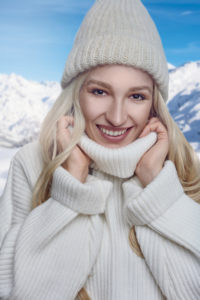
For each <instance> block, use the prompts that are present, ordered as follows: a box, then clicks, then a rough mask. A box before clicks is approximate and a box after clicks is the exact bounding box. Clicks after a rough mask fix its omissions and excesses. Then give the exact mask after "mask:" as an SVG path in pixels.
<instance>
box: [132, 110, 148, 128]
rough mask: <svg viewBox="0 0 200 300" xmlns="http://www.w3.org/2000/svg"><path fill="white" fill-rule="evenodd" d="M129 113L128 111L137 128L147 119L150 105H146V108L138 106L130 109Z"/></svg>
mask: <svg viewBox="0 0 200 300" xmlns="http://www.w3.org/2000/svg"><path fill="white" fill-rule="evenodd" d="M129 111H130V114H129V115H130V116H131V117H132V119H133V120H134V121H135V123H136V124H137V125H139V126H144V125H145V124H146V123H147V121H148V119H149V115H150V111H151V106H150V105H147V106H142V105H141V106H140V105H138V106H136V107H134V108H132V109H130V110H129Z"/></svg>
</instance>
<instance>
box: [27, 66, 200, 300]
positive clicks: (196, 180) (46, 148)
mask: <svg viewBox="0 0 200 300" xmlns="http://www.w3.org/2000/svg"><path fill="white" fill-rule="evenodd" d="M87 74H88V72H85V73H82V74H80V75H79V76H78V77H77V78H76V79H74V80H73V81H71V83H70V84H69V85H68V86H67V88H65V89H64V90H63V91H62V93H61V95H60V96H59V97H58V99H57V101H56V102H55V104H54V106H53V107H52V109H51V110H50V112H49V113H48V114H47V116H46V118H45V120H44V122H43V126H42V129H41V133H40V144H41V148H42V154H43V161H44V166H43V170H42V172H41V174H40V176H39V178H38V180H37V182H36V185H35V188H34V191H33V197H32V207H33V208H35V207H36V206H38V205H40V204H42V203H43V202H45V201H46V200H47V199H48V198H49V196H50V189H51V182H52V176H53V172H54V171H55V169H56V168H57V167H58V166H60V165H61V164H62V163H63V162H64V161H65V160H66V159H67V158H68V157H69V155H70V153H71V151H72V150H73V148H74V147H75V145H76V144H77V143H78V142H79V140H80V138H81V136H82V134H83V132H84V130H85V120H84V117H83V114H82V112H81V108H80V105H79V94H80V90H81V87H82V85H83V83H84V81H85V79H86V76H87ZM152 113H153V114H154V115H156V116H158V117H159V119H160V120H161V121H162V122H163V124H164V125H165V126H166V127H167V129H168V134H169V145H170V146H169V152H168V157H167V159H169V160H171V161H172V162H173V163H174V164H175V167H176V169H177V173H178V176H179V179H180V182H181V184H182V186H183V188H184V191H185V193H186V194H187V195H188V196H190V197H191V198H192V199H193V200H194V201H196V202H198V203H200V161H199V159H198V157H197V155H196V154H195V152H194V150H193V149H192V147H191V146H190V144H189V143H188V142H187V140H186V139H185V137H184V135H183V134H182V133H181V131H180V129H179V128H178V126H177V125H176V123H175V122H174V121H173V119H172V117H171V115H170V113H169V111H168V109H167V106H166V104H165V102H164V100H163V98H162V96H161V94H160V92H159V90H158V88H157V86H156V85H155V86H154V95H153V107H152ZM68 114H73V116H74V130H73V134H72V138H71V142H70V144H69V145H68V147H67V148H66V149H65V150H64V151H63V152H61V153H60V152H59V151H58V145H57V140H56V132H57V121H58V120H59V119H60V118H61V116H63V115H68ZM129 241H130V244H131V245H132V249H135V250H134V251H135V252H136V253H137V254H138V255H140V256H141V257H142V253H141V250H140V247H139V244H138V243H137V239H136V236H135V233H134V228H132V230H131V231H130V235H129ZM77 299H79V300H90V297H89V296H88V294H87V292H86V290H85V289H84V288H83V289H81V290H80V292H79V293H78V295H77Z"/></svg>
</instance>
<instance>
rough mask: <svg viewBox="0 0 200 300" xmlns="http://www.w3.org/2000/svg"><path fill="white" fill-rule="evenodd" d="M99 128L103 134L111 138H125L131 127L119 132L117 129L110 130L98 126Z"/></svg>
mask: <svg viewBox="0 0 200 300" xmlns="http://www.w3.org/2000/svg"><path fill="white" fill-rule="evenodd" d="M97 127H98V129H99V130H100V131H101V132H102V133H103V134H106V135H108V136H110V137H119V136H123V135H124V134H125V133H126V132H127V131H128V130H130V128H131V127H129V128H124V129H118V130H117V129H114V130H109V129H106V128H105V127H101V126H99V125H97Z"/></svg>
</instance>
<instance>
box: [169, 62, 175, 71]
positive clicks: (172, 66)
mask: <svg viewBox="0 0 200 300" xmlns="http://www.w3.org/2000/svg"><path fill="white" fill-rule="evenodd" d="M167 66H168V71H171V70H174V69H175V68H176V67H175V66H174V65H172V64H170V63H168V64H167Z"/></svg>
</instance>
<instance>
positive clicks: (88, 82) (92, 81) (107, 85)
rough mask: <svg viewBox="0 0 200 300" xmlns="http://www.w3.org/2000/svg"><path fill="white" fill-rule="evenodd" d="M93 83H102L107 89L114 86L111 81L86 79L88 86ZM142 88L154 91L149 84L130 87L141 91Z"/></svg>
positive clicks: (131, 89) (132, 89)
mask: <svg viewBox="0 0 200 300" xmlns="http://www.w3.org/2000/svg"><path fill="white" fill-rule="evenodd" d="M93 83H94V84H98V85H101V86H103V87H105V88H107V89H112V86H111V85H110V84H109V83H105V82H103V81H99V80H94V79H90V80H88V81H86V83H85V85H86V86H88V85H90V84H93ZM140 90H148V91H149V92H150V93H152V92H153V90H152V89H151V88H150V87H149V86H147V85H140V86H134V87H131V88H130V89H129V91H140Z"/></svg>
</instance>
